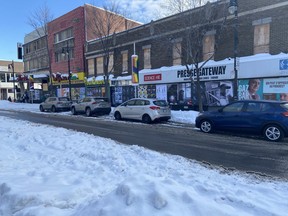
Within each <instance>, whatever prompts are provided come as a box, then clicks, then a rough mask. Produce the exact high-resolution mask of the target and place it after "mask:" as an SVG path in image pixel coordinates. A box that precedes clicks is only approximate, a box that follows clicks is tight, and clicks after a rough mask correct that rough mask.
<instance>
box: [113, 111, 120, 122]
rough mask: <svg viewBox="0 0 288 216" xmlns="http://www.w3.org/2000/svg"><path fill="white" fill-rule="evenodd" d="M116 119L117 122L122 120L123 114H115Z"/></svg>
mask: <svg viewBox="0 0 288 216" xmlns="http://www.w3.org/2000/svg"><path fill="white" fill-rule="evenodd" d="M114 118H115V119H116V120H118V121H119V120H121V114H120V112H115V113H114Z"/></svg>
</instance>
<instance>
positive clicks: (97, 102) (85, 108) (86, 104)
mask: <svg viewBox="0 0 288 216" xmlns="http://www.w3.org/2000/svg"><path fill="white" fill-rule="evenodd" d="M71 112H72V114H73V115H76V114H78V113H85V114H86V116H91V115H92V114H97V115H100V114H102V115H107V114H109V113H110V112H111V104H110V103H109V102H108V98H102V97H85V98H83V99H81V100H80V101H78V102H76V103H73V104H72V105H71Z"/></svg>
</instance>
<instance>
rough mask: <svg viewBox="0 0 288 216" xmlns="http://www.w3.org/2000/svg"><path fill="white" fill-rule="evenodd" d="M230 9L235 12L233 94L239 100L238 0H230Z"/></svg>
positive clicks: (231, 12)
mask: <svg viewBox="0 0 288 216" xmlns="http://www.w3.org/2000/svg"><path fill="white" fill-rule="evenodd" d="M228 11H229V13H230V14H232V15H233V14H234V26H233V29H234V87H233V91H234V92H233V95H234V100H235V101H236V100H238V69H237V58H238V43H239V41H238V0H230V4H229V8H228Z"/></svg>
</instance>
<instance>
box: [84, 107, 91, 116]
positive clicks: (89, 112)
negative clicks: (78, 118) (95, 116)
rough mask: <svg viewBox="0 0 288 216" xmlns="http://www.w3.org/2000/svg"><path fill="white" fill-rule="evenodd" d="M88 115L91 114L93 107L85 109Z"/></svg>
mask: <svg viewBox="0 0 288 216" xmlns="http://www.w3.org/2000/svg"><path fill="white" fill-rule="evenodd" d="M85 113H86V116H91V109H90V108H89V107H87V108H86V110H85Z"/></svg>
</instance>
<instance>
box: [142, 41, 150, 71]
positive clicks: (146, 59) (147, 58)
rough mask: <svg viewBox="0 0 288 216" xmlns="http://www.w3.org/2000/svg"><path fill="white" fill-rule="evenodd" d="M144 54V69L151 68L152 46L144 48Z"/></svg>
mask: <svg viewBox="0 0 288 216" xmlns="http://www.w3.org/2000/svg"><path fill="white" fill-rule="evenodd" d="M143 54H144V69H150V68H151V45H148V46H144V47H143Z"/></svg>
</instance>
